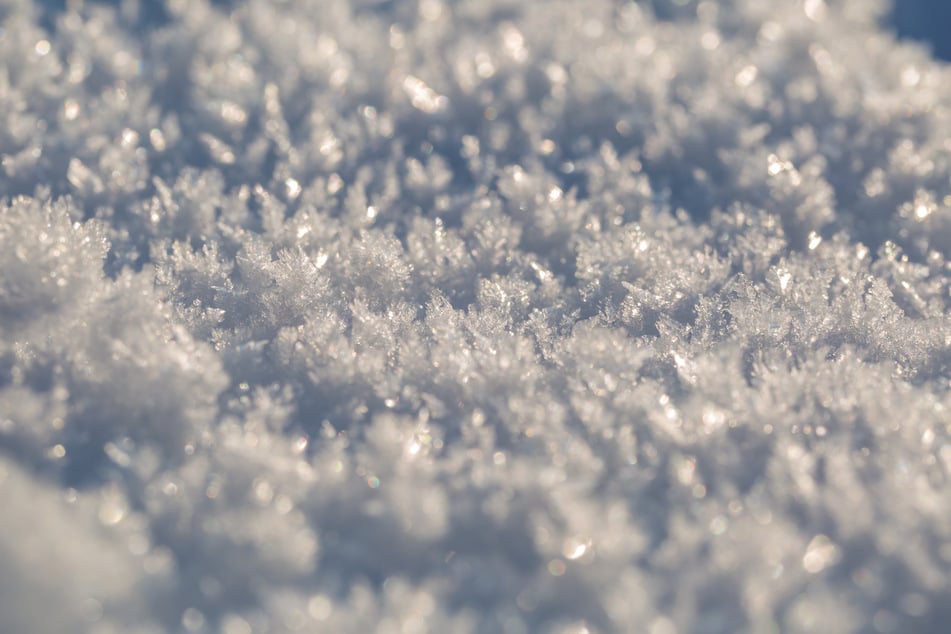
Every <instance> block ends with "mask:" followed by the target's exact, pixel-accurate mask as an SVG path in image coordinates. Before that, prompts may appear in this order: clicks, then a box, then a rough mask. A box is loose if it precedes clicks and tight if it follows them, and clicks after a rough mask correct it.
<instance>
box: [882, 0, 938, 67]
mask: <svg viewBox="0 0 951 634" xmlns="http://www.w3.org/2000/svg"><path fill="white" fill-rule="evenodd" d="M894 3H895V6H894V9H893V10H892V23H893V25H894V28H895V30H896V31H897V32H898V35H899V36H900V37H905V38H910V39H915V40H921V41H922V42H925V43H927V44H929V45H930V47H931V49H932V51H933V52H934V55H935V57H938V58H940V59H944V60H951V0H894Z"/></svg>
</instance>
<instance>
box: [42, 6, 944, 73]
mask: <svg viewBox="0 0 951 634" xmlns="http://www.w3.org/2000/svg"><path fill="white" fill-rule="evenodd" d="M70 1H71V0H37V2H38V4H40V5H42V6H43V7H44V8H45V9H46V10H47V11H48V12H49V13H48V15H47V19H48V20H49V18H50V17H51V14H55V13H56V12H57V11H62V10H63V9H64V8H65V7H66V5H67V3H69V2H70ZM72 1H73V2H75V1H77V0H72ZM85 1H86V2H89V3H97V2H98V3H101V4H113V5H121V4H125V5H127V8H128V7H129V6H130V5H135V6H136V9H135V11H136V13H137V14H138V16H139V20H140V21H141V22H140V24H142V23H146V24H142V25H143V26H146V25H147V24H149V23H151V24H156V23H161V22H162V20H163V18H165V17H166V14H165V11H164V9H163V4H164V3H163V2H161V0H85ZM353 1H354V3H356V4H366V3H367V0H353ZM578 1H579V2H580V1H582V0H578ZM371 3H372V4H380V5H385V4H387V3H388V0H371ZM649 3H650V4H653V5H655V7H657V8H659V9H660V12H661V13H663V12H664V10H665V8H667V7H669V5H670V4H671V3H670V2H667V1H665V0H661V1H658V0H650V2H649ZM212 4H218V5H223V6H227V5H234V4H236V1H235V0H212ZM690 4H692V3H685V2H675V3H674V6H677V5H683V6H689V5H690ZM682 8H683V7H682ZM890 20H891V23H892V28H893V29H894V30H895V32H896V33H897V34H898V36H899V37H902V38H906V39H912V40H917V41H920V42H923V43H924V44H926V45H928V46H929V47H930V48H931V50H932V51H933V53H934V55H935V57H938V58H939V59H943V60H951V0H893V9H892V12H891V15H890ZM49 23H50V24H51V23H52V21H51V20H50V21H49Z"/></svg>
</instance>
